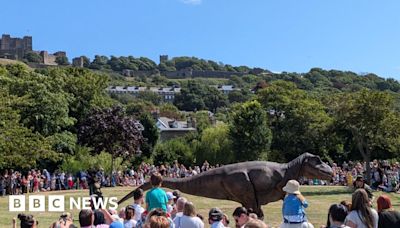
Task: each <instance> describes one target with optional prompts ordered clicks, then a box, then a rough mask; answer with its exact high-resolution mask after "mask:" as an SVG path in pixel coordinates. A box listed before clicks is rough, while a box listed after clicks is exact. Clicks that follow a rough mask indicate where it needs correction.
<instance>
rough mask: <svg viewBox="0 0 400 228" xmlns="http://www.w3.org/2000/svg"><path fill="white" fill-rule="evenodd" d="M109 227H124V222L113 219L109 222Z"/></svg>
mask: <svg viewBox="0 0 400 228" xmlns="http://www.w3.org/2000/svg"><path fill="white" fill-rule="evenodd" d="M110 228H124V224H122V222H120V221H114V222H112V223H111V224H110Z"/></svg>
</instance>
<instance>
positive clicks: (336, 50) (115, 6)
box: [0, 0, 400, 80]
mask: <svg viewBox="0 0 400 228" xmlns="http://www.w3.org/2000/svg"><path fill="white" fill-rule="evenodd" d="M4 2H5V1H4ZM0 8H1V11H2V13H1V16H2V19H1V21H2V22H1V24H0V33H8V34H11V35H12V36H23V35H31V36H33V42H34V44H33V45H34V49H35V50H49V51H50V52H54V51H58V50H65V51H67V54H68V56H69V57H70V58H72V57H75V56H79V55H87V56H88V57H90V58H93V56H94V55H95V54H103V55H108V56H109V55H116V56H120V55H133V56H136V57H138V56H146V57H149V58H151V59H153V60H155V61H156V62H158V56H159V55H160V54H168V55H169V56H170V57H174V56H196V57H200V58H204V59H212V60H215V61H221V62H223V63H227V64H232V65H248V66H251V67H256V66H257V67H262V68H266V69H269V70H271V71H278V72H279V71H288V72H292V71H296V72H307V71H308V70H309V69H310V68H312V67H321V68H324V69H338V70H351V71H354V72H356V73H362V72H372V73H376V74H378V75H380V76H382V77H393V78H396V79H398V80H399V79H400V13H399V12H400V1H398V0H386V1H372V0H325V1H324V0H302V1H301V0H274V1H272V0H141V1H139V0H68V1H67V0H64V1H60V0H59V1H54V0H34V1H32V0H25V1H24V0H12V1H8V2H7V3H5V4H4V3H1V6H0Z"/></svg>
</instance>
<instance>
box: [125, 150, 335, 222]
mask: <svg viewBox="0 0 400 228" xmlns="http://www.w3.org/2000/svg"><path fill="white" fill-rule="evenodd" d="M332 175H333V172H332V168H331V167H330V166H329V165H327V164H326V163H324V162H322V161H321V159H320V157H318V156H315V155H312V154H310V153H304V154H302V155H300V156H298V157H297V158H295V159H294V160H292V161H290V162H288V163H284V164H279V163H275V162H266V161H250V162H242V163H236V164H230V165H224V166H221V167H219V168H215V169H212V170H209V171H206V172H203V173H201V174H198V175H195V176H191V177H187V178H181V179H175V178H164V179H163V183H162V185H163V187H166V188H170V189H178V190H180V191H182V192H184V193H187V194H191V195H196V196H204V197H208V198H213V199H222V200H233V201H236V202H239V203H241V204H242V205H243V206H244V207H246V208H252V209H253V210H254V212H255V213H256V214H257V215H258V216H259V217H260V218H263V217H264V214H263V212H262V210H261V206H262V205H265V204H268V203H270V202H275V201H278V200H280V199H283V198H284V197H285V192H284V191H283V190H282V188H283V187H284V186H285V185H286V182H288V181H289V180H292V179H295V180H298V179H299V178H300V177H301V176H305V177H307V178H318V179H323V180H330V179H331V178H332ZM139 188H142V189H143V190H148V189H150V188H151V185H150V183H148V182H146V183H144V184H143V185H141V186H140V187H139ZM132 196H133V191H132V192H131V193H129V194H128V195H126V196H125V197H124V198H122V199H121V200H120V201H119V202H118V203H119V204H120V203H122V202H124V201H126V200H127V199H129V198H131V197H132Z"/></svg>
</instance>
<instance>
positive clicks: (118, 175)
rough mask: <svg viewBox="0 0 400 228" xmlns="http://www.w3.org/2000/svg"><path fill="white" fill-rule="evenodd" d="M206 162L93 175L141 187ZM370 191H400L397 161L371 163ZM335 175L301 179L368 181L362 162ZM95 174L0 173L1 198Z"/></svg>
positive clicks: (79, 183)
mask: <svg viewBox="0 0 400 228" xmlns="http://www.w3.org/2000/svg"><path fill="white" fill-rule="evenodd" d="M218 166H219V165H216V166H211V165H210V164H209V163H208V162H207V161H205V162H204V163H203V165H202V166H193V167H188V168H187V167H185V166H184V165H183V164H179V163H178V162H175V163H174V164H172V165H161V166H154V165H150V164H146V163H142V164H141V165H139V166H138V167H137V168H136V169H135V168H134V167H130V168H125V169H123V170H120V171H117V172H112V174H111V175H109V174H107V173H105V172H104V170H103V169H102V168H99V169H98V170H96V173H95V174H94V175H95V176H96V178H97V179H98V180H100V183H101V186H102V187H114V186H140V185H141V184H143V183H144V181H145V178H146V177H148V176H149V175H150V174H151V173H153V172H159V173H160V174H161V175H162V176H164V177H175V178H181V177H188V176H192V175H197V174H199V173H201V172H204V171H207V170H209V169H212V168H214V167H218ZM370 167H371V176H370V179H369V180H370V183H371V188H372V189H374V190H381V191H386V192H400V181H399V180H400V164H399V163H398V162H393V163H389V162H388V161H377V160H374V161H372V162H371V163H370ZM332 169H333V172H334V175H333V178H332V180H331V181H323V180H318V179H307V178H302V179H301V180H300V184H302V185H342V186H352V185H353V182H354V180H355V178H357V177H358V176H360V175H363V176H364V178H365V179H367V178H366V176H365V173H366V164H365V162H364V163H361V162H343V163H342V164H341V165H337V164H336V163H333V164H332ZM92 176H93V174H92V175H91V174H90V171H89V170H82V171H80V172H78V173H76V174H72V173H65V172H63V171H55V172H53V173H50V172H49V171H47V170H46V169H43V170H42V171H41V170H35V169H33V170H30V171H28V172H25V173H22V172H19V171H14V170H5V171H4V172H3V173H2V174H0V196H5V195H6V194H9V195H17V194H23V193H27V192H39V191H52V190H67V189H86V188H88V182H89V180H90V178H93V177H92Z"/></svg>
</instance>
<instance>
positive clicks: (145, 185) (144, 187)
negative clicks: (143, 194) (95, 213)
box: [118, 182, 151, 204]
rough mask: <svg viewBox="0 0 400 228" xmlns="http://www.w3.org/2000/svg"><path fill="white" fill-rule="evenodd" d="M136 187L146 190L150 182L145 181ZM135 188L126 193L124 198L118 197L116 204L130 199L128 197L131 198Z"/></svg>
mask: <svg viewBox="0 0 400 228" xmlns="http://www.w3.org/2000/svg"><path fill="white" fill-rule="evenodd" d="M137 188H141V189H142V190H143V191H146V190H149V189H150V188H151V184H150V183H149V182H145V183H144V184H142V185H140V186H139V187H137ZM137 188H135V189H134V190H132V191H131V192H130V193H128V195H126V196H124V198H122V199H120V200H119V201H118V204H121V203H123V202H125V201H127V200H128V199H130V198H133V194H134V192H135V190H136V189H137Z"/></svg>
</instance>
